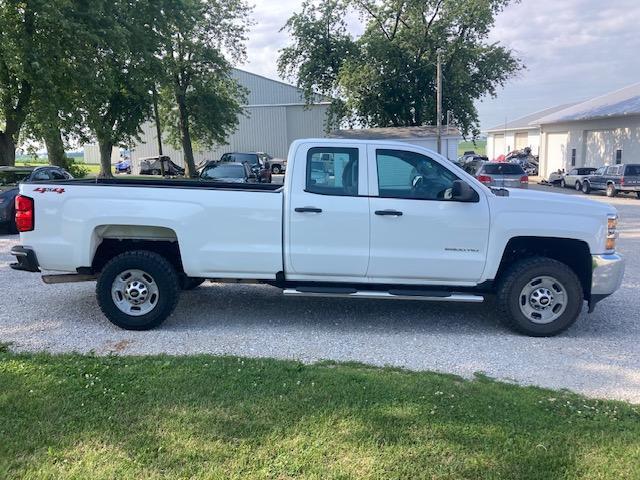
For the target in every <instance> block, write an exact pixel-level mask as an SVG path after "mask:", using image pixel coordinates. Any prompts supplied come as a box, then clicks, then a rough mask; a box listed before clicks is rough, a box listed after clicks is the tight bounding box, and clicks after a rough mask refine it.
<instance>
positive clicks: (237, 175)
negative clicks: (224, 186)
mask: <svg viewBox="0 0 640 480" xmlns="http://www.w3.org/2000/svg"><path fill="white" fill-rule="evenodd" d="M200 178H201V179H203V180H209V181H214V182H224V183H256V182H257V181H258V177H257V176H256V174H255V173H254V172H253V171H252V170H251V167H250V166H249V164H248V163H247V162H244V163H238V162H209V163H208V164H207V165H205V166H204V168H203V169H202V171H201V172H200Z"/></svg>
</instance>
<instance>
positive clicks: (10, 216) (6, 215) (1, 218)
mask: <svg viewBox="0 0 640 480" xmlns="http://www.w3.org/2000/svg"><path fill="white" fill-rule="evenodd" d="M70 178H73V176H71V174H70V173H69V172H67V171H66V170H65V169H63V168H60V167H52V166H46V167H0V226H2V227H9V230H10V231H11V233H15V232H17V230H16V223H15V221H16V219H15V205H14V203H15V199H16V196H17V195H18V192H19V189H18V184H19V183H20V182H25V181H29V182H31V181H36V180H41V181H57V180H67V179H70Z"/></svg>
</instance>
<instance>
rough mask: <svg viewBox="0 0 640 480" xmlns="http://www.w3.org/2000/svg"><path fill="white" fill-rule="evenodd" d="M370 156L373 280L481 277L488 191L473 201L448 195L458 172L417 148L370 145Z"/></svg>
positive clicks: (428, 281)
mask: <svg viewBox="0 0 640 480" xmlns="http://www.w3.org/2000/svg"><path fill="white" fill-rule="evenodd" d="M369 158H370V165H371V167H370V171H371V172H372V174H371V176H370V180H369V182H370V191H371V205H370V209H371V259H370V261H369V270H368V274H367V276H368V277H369V279H370V281H372V282H376V283H424V284H437V283H443V284H446V283H463V282H469V283H473V282H476V281H477V280H479V279H480V277H481V276H482V271H483V269H484V264H485V259H486V255H487V243H488V236H489V207H488V204H487V200H486V197H485V195H484V194H480V195H479V201H478V202H475V203H461V202H455V201H451V200H448V199H447V198H448V197H449V196H450V189H451V187H452V184H453V181H454V180H457V179H458V177H457V175H456V174H455V173H454V172H453V171H452V170H450V169H449V168H447V167H445V166H444V164H441V163H439V162H438V161H436V160H435V159H433V158H429V157H427V156H426V155H424V154H421V153H418V152H410V151H405V150H393V149H385V148H378V147H375V146H370V147H369ZM443 162H446V160H443ZM452 168H455V167H452Z"/></svg>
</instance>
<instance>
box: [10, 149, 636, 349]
mask: <svg viewBox="0 0 640 480" xmlns="http://www.w3.org/2000/svg"><path fill="white" fill-rule="evenodd" d="M288 165H289V168H288V171H287V175H286V177H285V184H284V185H283V186H282V185H274V184H234V183H229V184H225V183H217V182H207V181H206V180H187V179H184V180H178V179H166V180H151V179H137V178H122V179H84V180H65V181H55V182H25V183H23V184H22V185H21V187H20V195H19V196H18V197H17V198H16V225H17V227H18V229H19V230H20V232H21V234H20V241H21V245H19V246H16V247H14V248H13V250H12V254H13V255H15V256H16V257H17V262H16V263H14V264H12V265H11V266H12V268H14V269H16V270H24V271H28V272H40V271H42V270H46V271H51V272H49V273H47V274H45V275H43V280H44V281H45V282H46V283H62V282H77V281H92V280H94V281H97V282H96V295H97V300H98V304H99V306H100V308H101V309H102V311H103V312H104V314H105V316H106V317H107V318H108V319H109V320H110V321H111V322H113V323H114V324H115V325H117V326H119V327H122V328H125V329H133V330H145V329H150V328H153V327H156V326H158V325H160V323H161V322H162V321H163V320H165V319H166V318H167V317H168V316H169V315H171V313H172V312H173V311H174V309H175V307H176V304H177V302H178V298H179V296H180V291H181V289H182V290H184V289H191V288H195V287H197V286H198V285H199V284H200V283H202V282H203V281H204V280H211V281H214V282H233V283H238V282H246V283H264V284H268V285H272V286H275V287H278V288H280V289H282V290H283V293H284V295H285V296H292V297H301V296H312V297H341V298H345V299H347V298H349V299H363V298H364V299H384V300H400V301H406V300H429V301H438V302H482V301H483V300H484V299H485V298H486V297H488V296H495V297H496V299H497V302H496V305H497V307H498V308H497V309H496V310H498V311H499V313H498V315H499V316H500V317H501V318H502V319H503V320H504V321H505V322H506V324H507V325H508V326H510V327H512V328H514V329H515V330H517V331H519V332H521V333H524V334H528V335H532V336H550V335H555V334H557V333H559V332H561V331H563V330H565V329H566V328H568V327H569V326H570V325H572V324H573V323H574V322H575V320H576V319H577V318H578V316H579V314H580V312H581V310H582V309H583V306H584V303H585V302H587V304H588V307H589V311H592V310H593V308H594V306H595V305H596V303H597V302H599V301H600V300H602V299H603V298H605V297H607V296H608V295H611V294H612V293H613V292H615V291H616V290H617V289H618V288H619V286H620V284H621V282H622V277H623V273H624V260H623V258H622V256H620V255H619V254H617V253H616V238H617V235H618V232H617V214H616V210H615V209H614V208H613V207H611V206H609V205H606V204H603V203H599V202H594V201H591V200H588V199H586V198H582V197H576V196H568V195H563V194H552V193H544V192H538V191H531V190H522V189H513V190H510V189H504V188H499V189H496V188H493V189H492V188H488V187H486V186H485V185H483V184H482V183H481V182H479V181H478V180H476V179H475V178H474V177H472V176H471V175H469V174H467V173H466V172H464V171H463V170H462V169H460V168H459V167H457V166H456V165H455V164H453V163H452V162H450V161H448V160H447V159H446V158H444V157H442V156H440V155H438V154H437V153H435V152H432V151H430V150H427V149H425V148H422V147H419V146H415V145H410V144H406V143H398V142H383V141H353V140H336V139H318V140H315V139H309V140H297V141H295V142H294V143H293V144H292V145H291V148H290V151H289V155H288Z"/></svg>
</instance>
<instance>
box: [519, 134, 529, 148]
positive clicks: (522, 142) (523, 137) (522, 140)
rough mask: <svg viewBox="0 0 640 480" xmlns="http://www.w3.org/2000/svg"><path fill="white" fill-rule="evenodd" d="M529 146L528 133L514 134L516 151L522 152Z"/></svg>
mask: <svg viewBox="0 0 640 480" xmlns="http://www.w3.org/2000/svg"><path fill="white" fill-rule="evenodd" d="M528 146H529V133H528V132H516V150H522V149H523V148H526V147H528Z"/></svg>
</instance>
